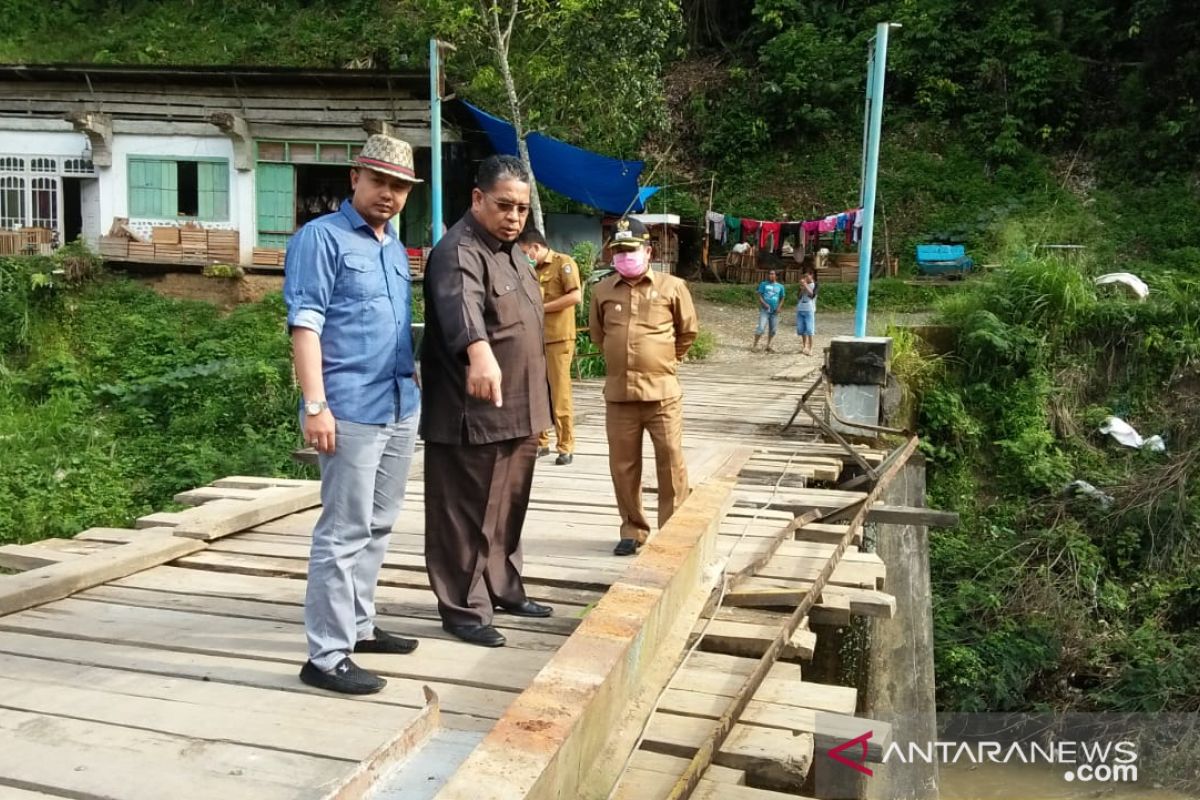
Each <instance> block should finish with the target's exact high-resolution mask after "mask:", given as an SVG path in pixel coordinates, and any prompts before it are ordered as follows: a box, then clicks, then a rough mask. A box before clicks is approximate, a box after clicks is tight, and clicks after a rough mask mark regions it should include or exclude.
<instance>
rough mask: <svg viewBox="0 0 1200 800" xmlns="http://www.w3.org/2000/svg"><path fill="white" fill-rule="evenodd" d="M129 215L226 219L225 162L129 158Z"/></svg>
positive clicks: (163, 217) (152, 217) (153, 217)
mask: <svg viewBox="0 0 1200 800" xmlns="http://www.w3.org/2000/svg"><path fill="white" fill-rule="evenodd" d="M129 216H131V217H141V218H150V219H175V218H178V217H192V218H195V219H202V220H213V221H222V222H223V221H227V220H228V219H229V162H228V161H223V160H217V161H196V160H174V159H171V160H167V159H158V158H133V157H131V158H130V159H129Z"/></svg>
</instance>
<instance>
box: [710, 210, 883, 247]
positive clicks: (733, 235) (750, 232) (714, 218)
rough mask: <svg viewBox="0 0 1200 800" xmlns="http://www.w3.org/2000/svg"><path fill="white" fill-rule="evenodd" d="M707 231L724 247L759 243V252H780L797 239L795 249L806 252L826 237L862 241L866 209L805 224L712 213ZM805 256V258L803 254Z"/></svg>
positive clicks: (849, 211) (813, 220)
mask: <svg viewBox="0 0 1200 800" xmlns="http://www.w3.org/2000/svg"><path fill="white" fill-rule="evenodd" d="M704 221H705V222H704V224H705V230H706V232H707V233H708V235H709V236H711V237H712V238H713V239H715V240H716V241H718V242H721V243H722V244H726V243H728V242H730V241H733V242H735V243H736V242H742V241H746V242H749V243H751V244H754V243H756V242H757V244H758V249H759V250H765V251H768V252H777V251H779V250H781V249H782V248H783V244H784V241H785V240H786V239H788V238H790V237H793V236H794V237H795V238H796V245H795V247H796V248H797V249H798V250H800V251H801V253H803V251H804V250H805V249H807V248H808V247H811V246H812V245H814V244H816V243H818V242H819V241H820V238H821V235H822V234H836V233H841V232H844V233H845V237H846V244H847V245H849V244H852V243H855V242H857V241H858V239H859V234H860V232H861V231H862V209H861V208H849V209H846V210H845V211H840V212H838V213H836V214H828V215H826V216H824V217H821V218H819V219H810V220H804V221H793V220H782V221H765V220H760V219H751V218H749V217H738V216H734V215H733V214H723V213H721V212H720V211H708V212H705V214H704ZM801 257H803V255H801Z"/></svg>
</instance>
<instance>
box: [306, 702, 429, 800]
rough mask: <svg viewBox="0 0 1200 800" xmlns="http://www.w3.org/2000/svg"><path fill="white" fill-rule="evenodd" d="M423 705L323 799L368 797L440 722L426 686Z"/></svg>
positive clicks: (357, 799) (415, 750)
mask: <svg viewBox="0 0 1200 800" xmlns="http://www.w3.org/2000/svg"><path fill="white" fill-rule="evenodd" d="M423 691H424V694H425V707H424V708H423V709H421V712H420V713H419V714H417V716H416V718H415V719H413V720H412V721H411V722H410V723H409V724H408V725H406V726H405V727H404V730H402V731H400V732H399V733H397V734H396V735H394V736H393V737H392V738H391V739H390V740H388V741H386V742H384V743H383V744H381V745H380V746H379V748H378V749H376V750H375V752H373V753H371V755H369V756H367V757H366V758H365V759H364V760H362V761H360V762H359V763H358V766H357V767H355V768H354V771H353V772H351V773H350V775H348V776H347V777H346V778H344V779H342V781H341V785H340V786H337V787H336V788H334V789H332V790H330V791H329V792H327V793H326V794H325V795H324V800H363V798H367V797H370V796H371V794H372V793H373V792H374V791H375V789H376V788H377V787H378V786H379V782H380V779H382V778H384V777H385V776H386V775H387V773H388V771H389V770H391V769H392V767H394V766H396V765H397V764H399V763H400V762H401V761H403V760H405V759H406V758H408V757H409V756H411V755H412V754H413V753H415V752H417V751H418V750H420V749H421V747H422V746H424V744H425V743H426V742H428V741H429V740H430V739H431V738H433V735H434V734H435V733H437V730H438V727H439V726H440V716H441V713H440V710H439V706H438V697H437V695H436V694H434V692H433V690H432V689H430V688H429V687H428V686H426V687H424V689H423Z"/></svg>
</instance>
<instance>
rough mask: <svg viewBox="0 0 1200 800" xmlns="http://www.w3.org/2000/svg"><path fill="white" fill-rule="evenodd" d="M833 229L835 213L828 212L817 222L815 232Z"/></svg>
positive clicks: (834, 228) (835, 220)
mask: <svg viewBox="0 0 1200 800" xmlns="http://www.w3.org/2000/svg"><path fill="white" fill-rule="evenodd" d="M835 230H837V214H830V215H829V216H828V217H825V218H824V219H822V220H820V221H819V222H818V223H817V233H833V232H834V231H835Z"/></svg>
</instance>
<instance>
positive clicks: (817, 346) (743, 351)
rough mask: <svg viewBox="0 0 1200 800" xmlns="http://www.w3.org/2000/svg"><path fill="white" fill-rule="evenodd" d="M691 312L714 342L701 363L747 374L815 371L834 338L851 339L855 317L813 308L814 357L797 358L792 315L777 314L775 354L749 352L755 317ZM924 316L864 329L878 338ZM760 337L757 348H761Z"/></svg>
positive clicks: (702, 308)
mask: <svg viewBox="0 0 1200 800" xmlns="http://www.w3.org/2000/svg"><path fill="white" fill-rule="evenodd" d="M696 313H697V314H698V315H699V317H700V328H701V329H702V330H708V331H712V332H713V333H714V334H715V335H716V337H717V348H716V351H715V352H714V353H713V354H712V355H711V356H709V358H708V359H707V361H706V362H705V363H708V364H714V365H722V366H725V367H726V368H728V367H730V366H735V365H736V366H738V367H739V368H740V369H744V370H746V372H748V373H749V374H755V375H761V374H775V373H777V372H781V371H783V370H785V369H789V368H791V367H801V368H803V367H816V366H819V365H820V364H821V362H822V359H823V357H824V356H823V354H822V351H824V349H825V348H826V347H828V346H829V340H830V339H831V338H832V337H834V336H851V335H853V334H854V312H852V311H821V309H820V307H818V308H817V320H816V325H817V332H816V335H815V336H814V337H813V354H812V355H811V356H803V355H801V354H800V337H799V336H797V335H796V318H795V311H794V310H791V309H789V310H787V311H783V312H780V315H779V335H778V336H776V337H775V341H774V342H773V344H772V347H773V348H774V350H775V352H774V353H766V352H763V349H762V347H760V348H759V352H757V353H753V352H751V351H750V346H751V345H752V344H753V343H754V328H755V326H756V325H757V324H758V312H757V311H755V310H754V309H749V308H742V307H740V306H727V305H721V304H719V303H711V302H708V301H704V300H697V301H696ZM928 316H929V315H928V314H922V313H915V314H897V313H886V314H874V315H871V316H870V317H869V318H868V324H867V329H868V332H869V333H870V334H872V335H875V334H882V333H883V332H884V331H885V330H886V329H887V326H888V325H889V324H890V323H896V324H902V325H903V324H913V323H920V322H923V321H925V320H926V319H927V318H928ZM766 340H767V337H766V336H763V339H762V342H761V343H760V344H762V345H765V344H766Z"/></svg>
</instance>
